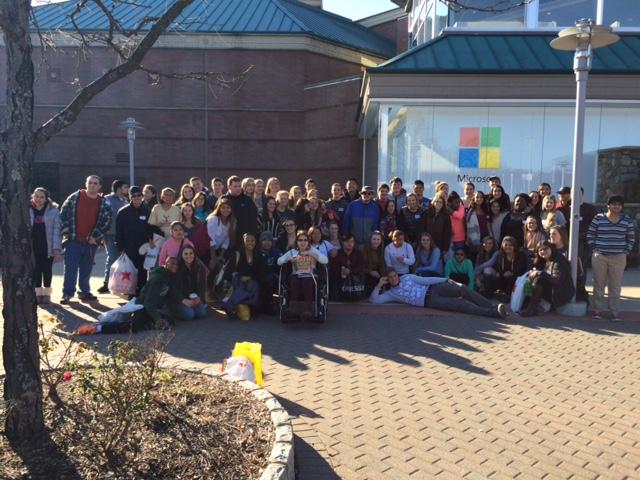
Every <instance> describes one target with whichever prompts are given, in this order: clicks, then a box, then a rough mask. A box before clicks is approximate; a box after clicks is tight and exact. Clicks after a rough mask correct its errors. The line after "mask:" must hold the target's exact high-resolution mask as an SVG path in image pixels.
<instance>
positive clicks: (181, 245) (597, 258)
mask: <svg viewBox="0 0 640 480" xmlns="http://www.w3.org/2000/svg"><path fill="white" fill-rule="evenodd" d="M101 189H102V185H101V179H100V178H99V177H98V176H96V175H90V176H89V177H88V178H87V180H86V184H85V186H84V188H82V189H80V190H78V191H77V192H74V193H72V194H71V195H70V196H69V197H68V198H67V199H66V200H65V201H64V203H63V204H62V207H58V205H56V204H55V203H54V202H53V200H52V199H51V198H50V195H49V193H48V192H47V190H46V189H44V188H41V187H39V188H36V189H35V190H34V192H33V195H32V204H31V223H32V240H33V248H34V257H35V287H36V295H37V300H38V303H41V304H46V303H49V302H51V279H52V263H53V261H54V259H55V258H56V257H63V259H64V285H63V291H62V299H61V300H60V303H61V304H67V303H69V302H70V301H71V300H72V298H73V296H74V295H75V294H76V289H78V290H79V291H78V297H79V298H80V299H82V300H95V299H96V297H95V296H94V295H93V294H92V293H91V289H90V286H89V278H90V275H91V271H92V267H93V264H94V257H95V254H96V250H97V248H98V247H99V245H101V244H104V246H105V250H106V253H107V257H106V263H105V269H104V285H103V286H102V287H101V288H100V289H99V290H98V293H100V294H104V293H108V292H109V288H108V280H109V275H110V273H109V272H110V269H111V266H112V264H113V262H114V261H115V260H116V259H117V258H118V257H119V256H120V255H121V254H123V253H126V255H127V256H128V257H129V259H130V260H131V261H132V262H133V264H134V265H135V268H136V269H137V271H138V276H137V277H138V289H137V292H136V298H137V299H138V300H137V301H139V302H142V303H143V304H144V305H145V307H144V309H143V312H142V313H137V314H136V316H135V321H133V322H132V324H131V325H130V327H131V328H134V329H135V328H143V327H148V326H154V325H157V324H158V323H159V322H161V314H160V313H159V312H160V310H161V308H160V307H162V306H163V305H165V304H166V306H167V307H168V309H169V311H170V312H171V314H170V318H174V319H183V320H188V319H193V318H198V317H202V316H205V315H206V309H207V303H216V302H218V303H220V306H221V307H222V308H223V309H224V311H225V312H226V313H227V315H229V316H232V317H233V316H235V315H236V314H237V309H238V306H240V305H248V306H250V308H251V309H254V310H257V311H262V312H267V313H274V312H275V311H276V309H277V296H274V293H276V292H277V291H278V278H279V271H280V268H281V267H282V266H285V265H286V266H287V272H288V278H287V280H286V282H287V284H288V287H289V289H288V290H289V292H290V295H291V302H289V311H288V312H287V315H286V316H285V320H296V319H303V320H305V319H309V320H311V319H313V308H312V304H313V301H314V298H315V294H316V292H315V291H314V289H315V288H316V286H317V282H315V281H314V274H317V273H318V272H319V271H320V270H323V271H325V270H324V269H325V267H324V266H326V275H328V284H329V287H330V288H329V295H330V298H331V299H333V300H342V301H358V300H363V299H365V298H369V299H370V301H371V302H374V303H383V302H387V301H398V302H402V303H408V304H411V305H416V306H429V307H431V308H439V309H446V310H454V311H461V312H468V313H475V314H480V315H486V316H495V317H504V316H506V315H508V314H509V313H510V312H509V309H508V308H507V306H506V305H505V304H506V303H508V302H509V299H510V295H511V292H512V291H513V288H514V284H515V282H516V279H518V277H521V276H523V275H525V274H526V275H527V278H528V291H527V293H528V296H527V298H528V300H527V301H526V303H525V307H524V308H523V309H522V310H521V312H520V314H521V315H524V316H531V315H538V314H540V313H541V312H544V311H548V310H549V309H550V308H555V309H557V308H559V307H561V306H562V305H564V304H566V303H567V302H569V301H571V299H572V298H573V297H574V295H575V296H576V297H577V298H578V299H582V300H588V299H589V297H588V295H587V292H586V290H585V279H586V271H587V268H589V267H591V268H592V269H593V279H594V291H593V297H592V298H591V300H590V301H591V307H592V310H593V316H594V317H596V318H602V317H603V316H605V315H606V316H608V317H609V318H611V319H613V320H617V319H619V298H620V288H621V283H622V275H623V272H624V268H625V264H626V256H627V255H628V254H629V253H630V252H631V250H632V248H633V245H634V242H635V227H634V224H633V221H632V219H631V218H630V217H629V216H628V215H626V214H625V213H624V212H623V209H624V200H623V198H622V197H620V196H615V195H614V196H612V197H610V198H609V200H608V205H607V210H606V212H602V213H598V211H597V210H596V208H595V207H594V206H593V205H591V204H588V203H585V202H581V204H580V223H579V252H578V253H579V260H580V262H579V269H578V270H579V272H578V281H577V282H576V285H574V284H573V280H572V276H571V268H570V265H569V263H568V260H567V253H568V233H569V226H570V212H571V190H570V189H569V188H568V187H562V188H561V189H560V190H559V191H558V192H557V194H558V196H557V197H556V196H555V195H553V193H552V189H551V186H550V185H549V184H548V183H541V184H540V185H539V187H538V189H537V190H534V191H531V192H529V193H518V194H516V195H515V197H514V198H513V200H512V199H511V198H510V196H509V194H508V193H507V192H506V191H505V190H504V188H503V187H502V185H501V182H500V178H499V177H491V179H490V182H489V184H488V185H487V186H486V187H485V188H477V187H476V185H474V184H473V183H471V182H468V183H466V184H464V189H463V192H462V195H460V194H458V193H457V192H455V191H452V190H450V187H449V185H448V184H447V183H446V182H435V185H434V192H433V193H434V194H433V197H432V198H428V197H427V196H425V191H426V189H425V184H424V182H422V181H421V180H416V181H415V182H413V184H412V185H411V187H410V188H406V187H405V186H404V185H403V182H402V179H400V178H398V177H394V178H392V179H391V180H390V182H389V183H388V184H386V183H383V184H381V185H380V186H379V187H378V188H377V189H374V188H372V187H369V186H363V187H360V186H359V184H358V181H357V180H356V179H354V178H350V179H348V180H347V181H346V182H345V184H344V188H343V185H342V184H341V183H333V184H332V185H331V191H330V194H329V195H321V192H320V191H319V189H318V187H317V185H316V182H315V181H314V180H313V179H307V180H306V181H305V182H304V185H301V186H298V185H294V186H292V187H290V188H289V189H285V188H283V186H282V185H281V183H280V181H279V180H278V178H275V177H272V178H269V179H268V180H266V181H264V180H262V179H254V178H244V179H242V178H240V177H237V176H231V177H229V178H228V179H227V180H226V182H225V181H223V180H222V179H221V178H217V177H216V178H214V179H213V180H212V181H211V184H210V188H207V187H206V186H205V184H204V182H203V181H202V179H201V178H199V177H192V178H191V179H190V180H189V182H188V183H185V184H184V185H182V187H181V188H180V189H179V190H178V191H176V190H174V189H173V188H169V187H165V188H163V189H161V190H159V189H157V188H156V187H154V186H153V185H145V186H144V187H138V186H129V185H128V184H127V183H126V182H125V181H122V180H116V181H114V182H113V183H112V185H111V193H109V194H108V195H102V194H101ZM581 193H582V192H581ZM326 197H328V198H327V199H326V200H324V199H323V198H326ZM323 265H324V266H323ZM289 266H290V267H291V268H289ZM148 278H149V281H148V280H147V279H148ZM152 280H153V281H152ZM147 282H148V283H147ZM145 285H153V288H151V287H149V288H147V287H145ZM605 287H608V305H605V303H604V290H605ZM145 302H148V303H149V305H148V306H147V304H146V303H145ZM145 312H146V313H145Z"/></svg>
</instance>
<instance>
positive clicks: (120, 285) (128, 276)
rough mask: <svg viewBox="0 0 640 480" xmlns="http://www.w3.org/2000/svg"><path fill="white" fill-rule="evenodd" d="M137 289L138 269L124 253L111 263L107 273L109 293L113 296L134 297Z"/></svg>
mask: <svg viewBox="0 0 640 480" xmlns="http://www.w3.org/2000/svg"><path fill="white" fill-rule="evenodd" d="M137 287H138V269H137V268H136V266H135V265H134V264H133V262H132V261H131V259H130V258H129V257H127V254H126V253H123V254H122V255H120V257H119V258H118V259H117V260H116V261H115V262H113V265H111V270H110V272H109V291H110V292H111V293H113V294H114V295H134V294H135V293H136V288H137Z"/></svg>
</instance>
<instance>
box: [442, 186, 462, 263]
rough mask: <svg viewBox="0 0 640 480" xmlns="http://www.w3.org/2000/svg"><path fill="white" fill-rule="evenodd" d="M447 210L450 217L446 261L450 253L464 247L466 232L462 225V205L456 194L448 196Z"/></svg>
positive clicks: (452, 193)
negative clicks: (449, 246)
mask: <svg viewBox="0 0 640 480" xmlns="http://www.w3.org/2000/svg"><path fill="white" fill-rule="evenodd" d="M447 210H448V211H449V214H450V215H451V248H450V249H449V252H448V254H447V259H448V258H450V257H451V255H452V253H453V252H454V251H456V250H458V249H463V250H464V247H465V240H466V232H465V225H464V204H463V203H462V199H461V198H460V195H458V194H457V193H456V192H451V193H450V194H449V199H448V201H447Z"/></svg>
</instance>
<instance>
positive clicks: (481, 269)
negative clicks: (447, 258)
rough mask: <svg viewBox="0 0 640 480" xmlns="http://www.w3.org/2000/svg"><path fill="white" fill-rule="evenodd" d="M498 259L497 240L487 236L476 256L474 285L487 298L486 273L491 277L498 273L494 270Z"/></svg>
mask: <svg viewBox="0 0 640 480" xmlns="http://www.w3.org/2000/svg"><path fill="white" fill-rule="evenodd" d="M497 258H498V245H497V244H496V240H495V238H493V237H491V236H489V235H487V236H486V237H484V238H483V239H482V246H481V250H480V252H479V253H478V255H477V256H476V263H475V268H474V282H473V283H474V285H475V287H476V290H477V291H478V292H480V293H482V294H483V295H485V296H488V295H486V291H485V282H484V275H485V273H486V274H487V275H489V276H492V275H495V273H496V271H495V269H494V268H493V267H494V265H495V263H496V259H497Z"/></svg>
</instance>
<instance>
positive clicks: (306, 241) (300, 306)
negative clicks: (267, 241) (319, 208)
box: [278, 230, 329, 321]
mask: <svg viewBox="0 0 640 480" xmlns="http://www.w3.org/2000/svg"><path fill="white" fill-rule="evenodd" d="M328 262H329V259H328V258H327V256H326V255H323V254H322V253H321V252H320V251H318V250H317V249H316V248H314V247H312V246H311V241H310V238H309V235H308V234H307V232H305V231H303V230H300V231H299V232H297V233H296V246H295V248H292V249H290V250H289V251H288V252H286V253H285V254H284V255H282V256H281V257H280V258H278V265H280V266H283V265H284V264H286V263H291V267H292V272H291V275H289V278H288V279H287V282H288V283H289V292H290V297H289V310H288V312H287V315H286V316H287V318H288V319H294V318H296V317H298V316H299V317H300V319H301V320H303V321H304V320H312V319H313V313H312V312H313V302H314V301H315V281H314V279H313V272H314V270H315V268H316V264H317V263H321V264H323V265H326V264H327V263H328Z"/></svg>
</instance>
